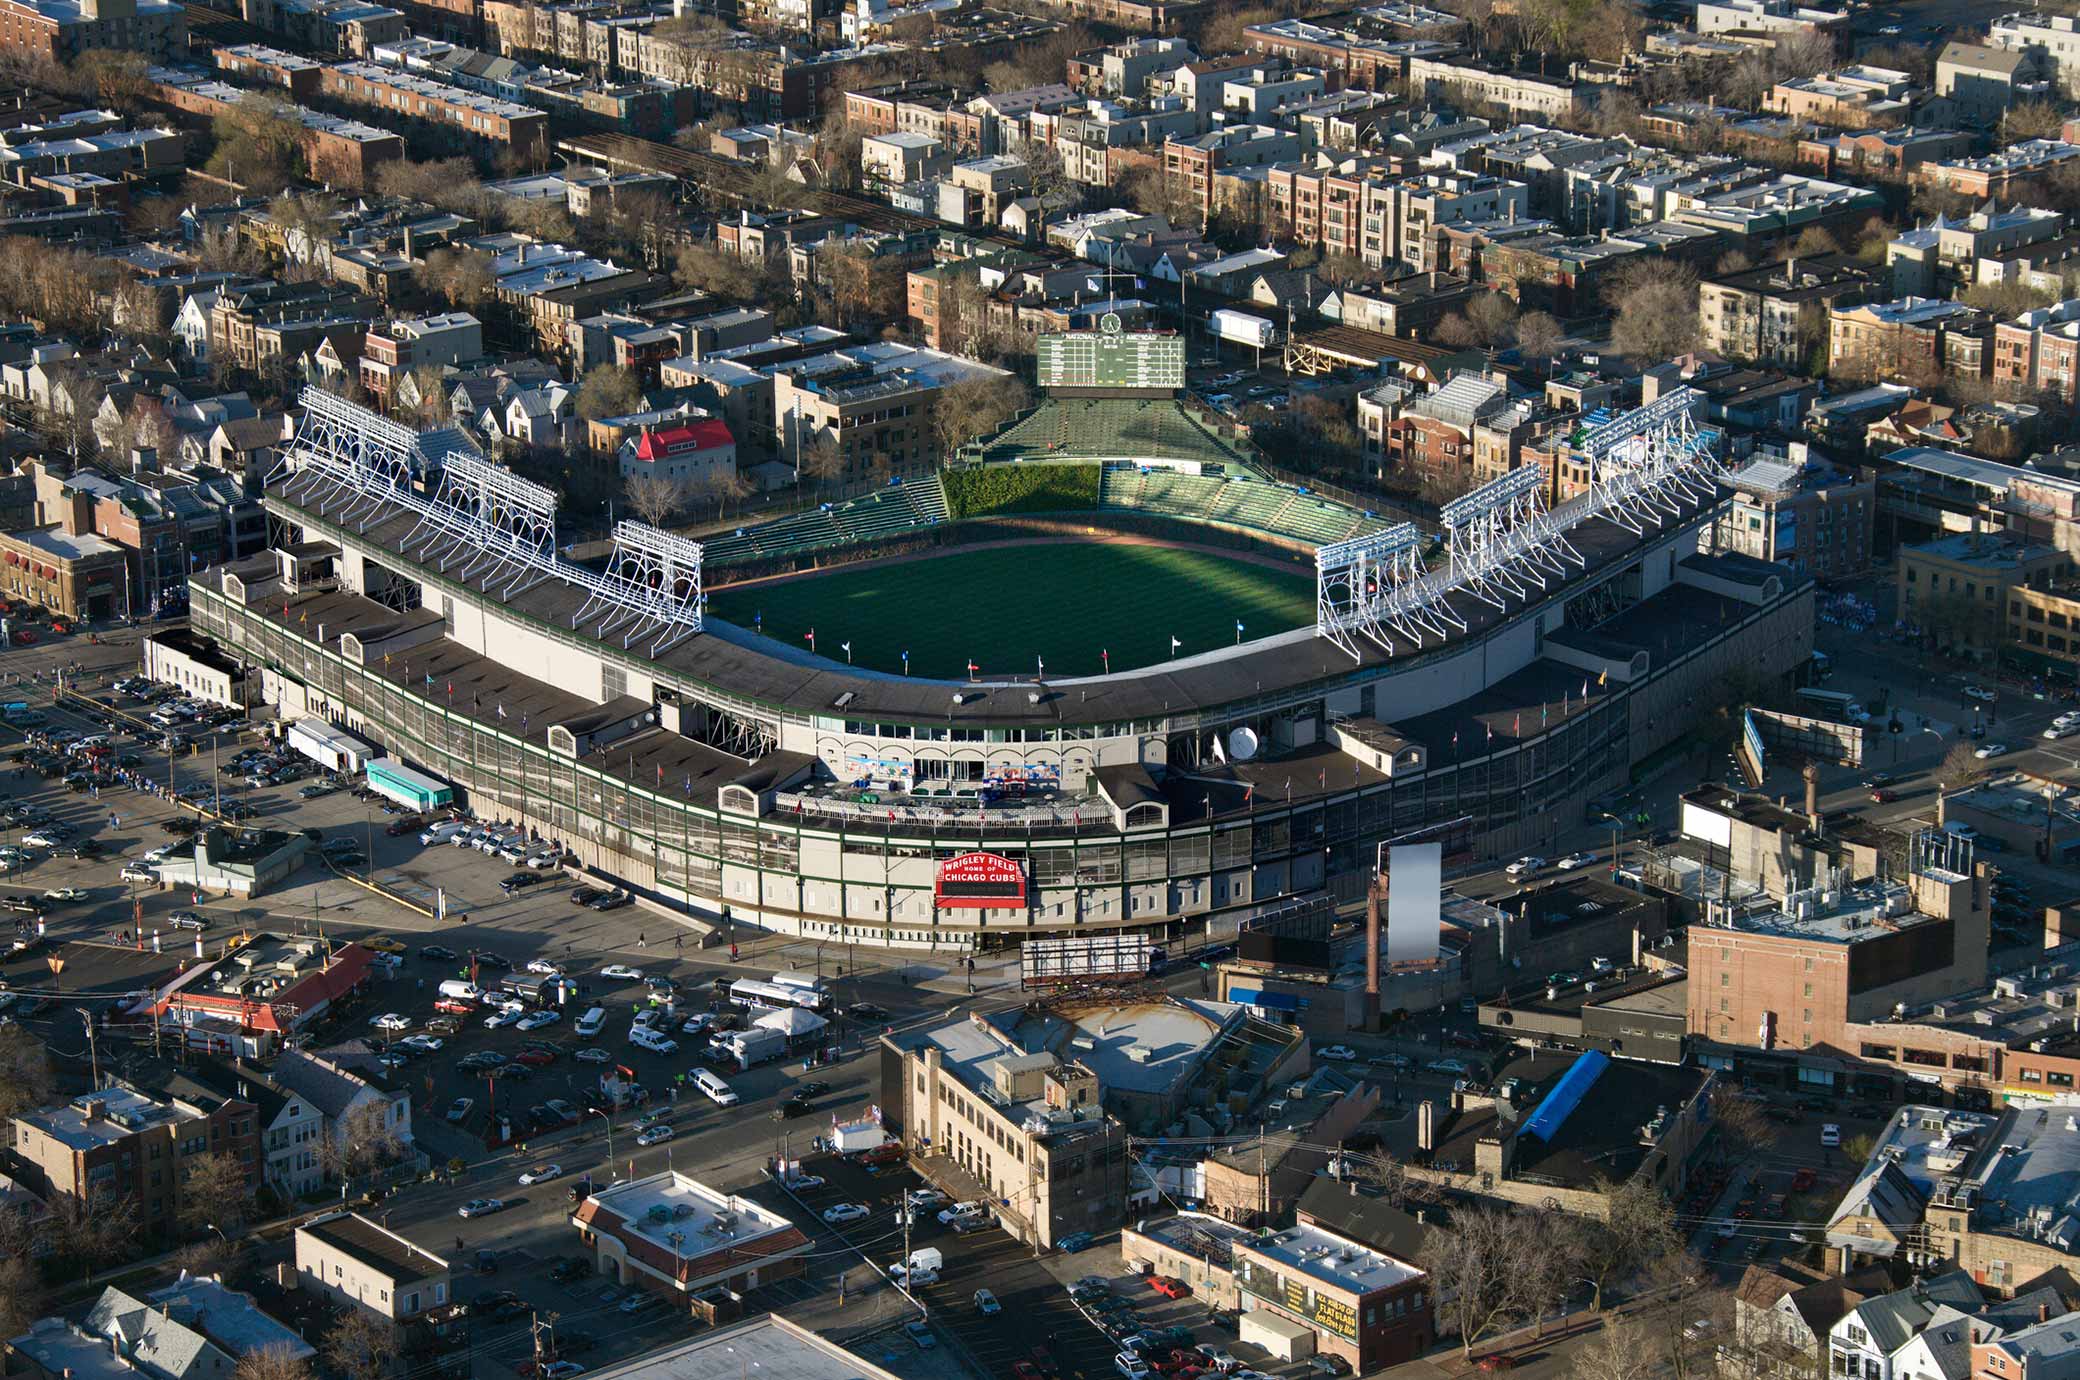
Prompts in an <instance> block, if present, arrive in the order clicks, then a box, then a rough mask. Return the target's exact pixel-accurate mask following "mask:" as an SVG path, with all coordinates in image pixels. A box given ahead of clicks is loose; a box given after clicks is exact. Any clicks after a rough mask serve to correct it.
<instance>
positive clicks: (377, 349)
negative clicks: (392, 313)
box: [361, 311, 484, 412]
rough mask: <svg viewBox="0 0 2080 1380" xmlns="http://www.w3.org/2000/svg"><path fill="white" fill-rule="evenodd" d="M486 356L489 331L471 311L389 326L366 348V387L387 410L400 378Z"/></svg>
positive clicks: (374, 331)
mask: <svg viewBox="0 0 2080 1380" xmlns="http://www.w3.org/2000/svg"><path fill="white" fill-rule="evenodd" d="M483 355H484V327H483V325H482V324H481V323H480V322H478V320H477V318H476V317H474V316H471V315H470V314H469V313H468V312H466V311H451V312H442V313H440V314H439V315H436V316H418V317H407V318H400V319H397V320H393V321H387V322H385V323H383V324H382V325H381V326H377V327H372V328H371V329H370V330H369V332H368V335H367V337H366V338H365V340H364V341H363V344H362V347H361V385H362V387H364V388H366V389H367V390H368V392H369V396H370V397H372V398H374V399H375V400H376V406H377V407H379V408H381V409H383V410H384V411H386V412H387V411H388V410H389V408H390V397H391V393H392V391H393V390H394V389H395V388H396V386H397V383H398V381H399V380H400V379H402V378H404V377H405V376H406V375H408V374H410V373H411V372H412V371H413V370H414V369H419V368H422V367H423V368H432V369H438V368H439V367H440V366H442V365H444V364H466V363H468V362H469V361H471V360H474V359H481V358H483Z"/></svg>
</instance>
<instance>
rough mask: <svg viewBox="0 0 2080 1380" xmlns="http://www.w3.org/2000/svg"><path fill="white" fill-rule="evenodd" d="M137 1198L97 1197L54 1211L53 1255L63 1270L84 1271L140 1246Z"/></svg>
mask: <svg viewBox="0 0 2080 1380" xmlns="http://www.w3.org/2000/svg"><path fill="white" fill-rule="evenodd" d="M136 1237H137V1200H136V1199H135V1198H130V1197H121V1198H114V1197H96V1198H95V1199H94V1201H93V1202H92V1203H70V1204H69V1205H68V1206H67V1207H66V1208H64V1209H61V1210H59V1211H56V1212H54V1213H53V1214H52V1222H51V1258H52V1260H53V1262H54V1263H55V1264H56V1265H57V1266H58V1267H59V1268H60V1269H61V1270H67V1271H71V1270H76V1271H78V1272H80V1273H82V1274H84V1273H86V1272H87V1271H90V1270H93V1269H94V1268H96V1267H97V1266H101V1265H106V1264H108V1263H109V1262H110V1261H113V1260H121V1259H124V1258H125V1257H127V1256H129V1255H130V1254H132V1253H133V1252H134V1251H135V1250H136V1248H137V1241H136Z"/></svg>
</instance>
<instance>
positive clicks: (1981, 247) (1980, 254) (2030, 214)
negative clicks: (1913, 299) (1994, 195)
mask: <svg viewBox="0 0 2080 1380" xmlns="http://www.w3.org/2000/svg"><path fill="white" fill-rule="evenodd" d="M2065 228H2066V218H2065V215H2064V213H2063V212H2059V211H2052V210H2046V209H2044V208H2041V207H2036V206H2010V207H2008V208H2007V209H2005V210H2003V209H2001V208H2000V207H1999V206H1996V205H1994V204H1993V203H1991V202H1989V203H1987V204H1986V205H1984V206H1981V207H1979V208H1978V209H1976V210H1974V211H1971V212H1970V213H1968V214H1966V215H1962V216H1946V215H1938V216H1936V217H1935V219H1933V220H1931V221H1929V222H1927V223H1926V224H1923V225H1916V226H1915V227H1914V228H1913V229H1911V230H1904V231H1902V232H1900V234H1898V235H1897V236H1895V237H1894V238H1893V239H1892V240H1890V241H1889V242H1887V244H1886V246H1885V268H1886V271H1887V272H1888V273H1890V274H1891V275H1892V286H1893V291H1895V292H1898V293H1902V294H1912V295H1914V296H1917V297H1938V296H1949V295H1951V294H1952V292H1953V290H1954V289H1957V288H1963V287H1970V286H1972V285H1973V284H1975V283H1977V282H1978V281H1979V278H1980V265H1981V264H1982V263H1984V262H1987V261H1991V262H1993V263H1996V264H2002V265H2005V264H2007V263H2008V262H2010V261H2012V260H2013V259H2014V258H2015V257H2016V256H2017V255H2018V253H2019V252H2020V251H2022V250H2023V249H2025V247H2027V246H2030V245H2037V244H2041V243H2044V242H2045V241H2049V240H2054V239H2057V238H2059V237H2060V236H2061V235H2063V234H2064V232H2065ZM2003 276H2004V277H2005V273H2004V274H2003Z"/></svg>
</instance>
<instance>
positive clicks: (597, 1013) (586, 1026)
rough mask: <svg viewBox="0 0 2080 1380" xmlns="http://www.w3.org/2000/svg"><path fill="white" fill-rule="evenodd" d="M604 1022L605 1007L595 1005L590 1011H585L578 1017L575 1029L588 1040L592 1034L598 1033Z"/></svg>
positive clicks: (605, 1016)
mask: <svg viewBox="0 0 2080 1380" xmlns="http://www.w3.org/2000/svg"><path fill="white" fill-rule="evenodd" d="M606 1023H607V1008H606V1007H604V1006H595V1007H593V1008H592V1009H591V1010H590V1011H587V1012H586V1013H585V1014H584V1015H582V1016H580V1017H578V1025H577V1031H578V1034H579V1035H581V1036H583V1037H584V1038H585V1039H588V1040H589V1039H591V1038H592V1037H593V1036H595V1035H597V1034H599V1028H600V1027H601V1026H603V1025H605V1024H606Z"/></svg>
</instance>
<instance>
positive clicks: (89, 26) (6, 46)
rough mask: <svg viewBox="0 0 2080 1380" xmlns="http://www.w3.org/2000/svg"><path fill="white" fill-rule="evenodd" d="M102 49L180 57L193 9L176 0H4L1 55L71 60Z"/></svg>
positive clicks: (156, 57)
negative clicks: (10, 54) (189, 14)
mask: <svg viewBox="0 0 2080 1380" xmlns="http://www.w3.org/2000/svg"><path fill="white" fill-rule="evenodd" d="M96 48H112V49H115V50H117V51H119V52H128V53H138V54H140V55H142V56H144V57H146V58H149V59H151V60H153V61H165V60H167V59H170V58H178V57H179V56H180V55H181V54H182V53H184V52H186V51H187V48H188V15H187V11H186V10H184V9H182V8H181V7H180V6H179V5H177V4H174V3H172V0H0V53H16V54H20V55H22V56H24V57H43V58H48V59H50V60H51V61H52V62H55V63H60V64H69V63H71V62H74V61H76V60H77V59H78V58H79V56H80V54H82V53H85V52H90V51H92V50H93V49H96Z"/></svg>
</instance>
